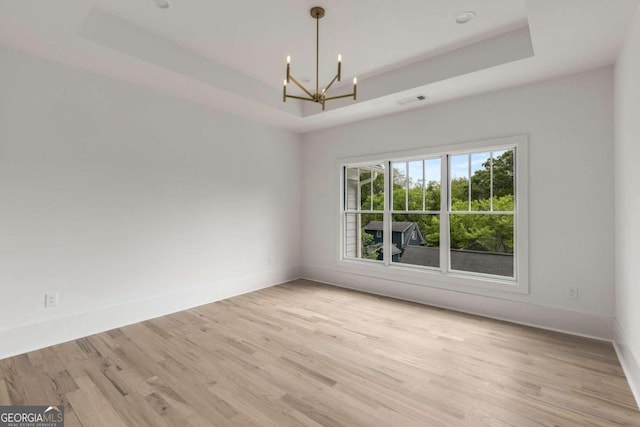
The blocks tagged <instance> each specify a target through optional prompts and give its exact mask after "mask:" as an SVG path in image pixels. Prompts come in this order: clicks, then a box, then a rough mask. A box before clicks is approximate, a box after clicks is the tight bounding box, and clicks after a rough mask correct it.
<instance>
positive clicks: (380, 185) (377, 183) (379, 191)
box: [372, 165, 385, 211]
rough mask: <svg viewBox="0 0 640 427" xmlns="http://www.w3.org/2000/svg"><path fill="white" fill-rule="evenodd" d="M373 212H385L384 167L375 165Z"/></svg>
mask: <svg viewBox="0 0 640 427" xmlns="http://www.w3.org/2000/svg"><path fill="white" fill-rule="evenodd" d="M372 170H373V210H374V211H381V210H384V174H385V170H384V165H373V167H372Z"/></svg>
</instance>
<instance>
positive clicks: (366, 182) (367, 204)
mask: <svg viewBox="0 0 640 427" xmlns="http://www.w3.org/2000/svg"><path fill="white" fill-rule="evenodd" d="M360 209H362V210H364V211H370V210H371V167H369V166H366V167H361V168H360Z"/></svg>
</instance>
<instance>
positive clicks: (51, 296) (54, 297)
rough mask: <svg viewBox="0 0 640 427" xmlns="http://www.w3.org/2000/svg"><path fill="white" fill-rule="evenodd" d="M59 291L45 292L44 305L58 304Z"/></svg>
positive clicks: (53, 305)
mask: <svg viewBox="0 0 640 427" xmlns="http://www.w3.org/2000/svg"><path fill="white" fill-rule="evenodd" d="M58 295H59V294H58V292H47V293H46V294H44V306H45V307H55V306H56V305H58Z"/></svg>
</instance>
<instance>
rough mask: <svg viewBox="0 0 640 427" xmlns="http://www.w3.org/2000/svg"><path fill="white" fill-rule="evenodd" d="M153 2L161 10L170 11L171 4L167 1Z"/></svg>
mask: <svg viewBox="0 0 640 427" xmlns="http://www.w3.org/2000/svg"><path fill="white" fill-rule="evenodd" d="M153 2H154V3H155V4H156V6H158V7H159V8H160V9H169V2H168V1H167V0H153Z"/></svg>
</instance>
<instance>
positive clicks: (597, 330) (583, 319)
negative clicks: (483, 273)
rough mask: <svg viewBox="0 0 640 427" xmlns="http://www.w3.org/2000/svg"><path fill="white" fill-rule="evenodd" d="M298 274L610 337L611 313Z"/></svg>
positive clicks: (326, 272)
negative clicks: (579, 310)
mask: <svg viewBox="0 0 640 427" xmlns="http://www.w3.org/2000/svg"><path fill="white" fill-rule="evenodd" d="M302 277H303V278H304V279H307V280H312V281H316V282H321V283H326V284H329V285H334V286H339V287H342V288H347V289H353V290H357V291H363V292H367V293H371V294H376V295H381V296H386V297H391V298H397V299H401V300H406V301H411V302H417V303H420V304H426V305H431V306H435V307H440V308H446V309H450V310H455V311H460V312H464V313H469V314H476V315H480V316H484V317H489V318H492V319H497V320H504V321H508V322H512V323H517V324H521V325H526V326H534V327H536V328H542V329H547V330H551V331H556V332H563V333H568V334H572V335H578V336H583V337H587V338H595V339H599V340H605V341H611V340H612V339H613V333H612V331H613V317H607V316H599V315H595V314H590V313H582V312H578V311H571V310H565V309H561V308H555V307H547V306H542V305H536V304H529V303H525V302H519V301H512V300H506V299H499V298H492V297H488V296H482V295H474V294H468V293H463V292H455V291H449V290H446V289H440V288H430V287H428V286H421V285H411V284H407V283H403V282H395V281H390V280H386V279H377V278H372V277H365V276H360V275H357V274H350V273H345V272H344V271H339V270H333V269H328V268H324V267H316V266H308V265H304V266H303V267H302Z"/></svg>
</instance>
